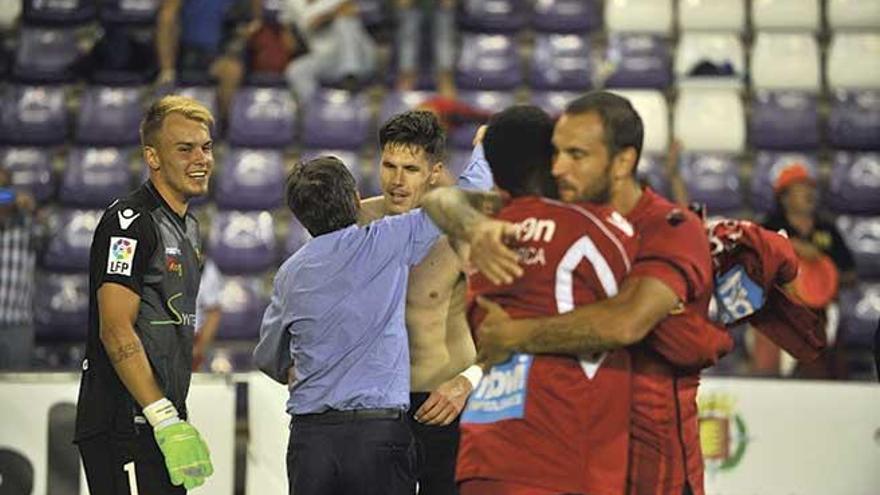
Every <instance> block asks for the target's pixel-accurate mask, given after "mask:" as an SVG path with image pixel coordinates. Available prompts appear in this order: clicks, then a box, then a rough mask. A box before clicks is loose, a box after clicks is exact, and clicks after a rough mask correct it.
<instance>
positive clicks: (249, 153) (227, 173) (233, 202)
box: [214, 148, 285, 210]
mask: <svg viewBox="0 0 880 495" xmlns="http://www.w3.org/2000/svg"><path fill="white" fill-rule="evenodd" d="M284 180H285V174H284V157H283V156H282V155H281V152H280V151H278V150H273V149H246V148H235V149H231V150H229V151H228V152H227V153H226V155H225V156H224V159H223V166H222V167H221V168H220V171H219V172H218V173H217V176H216V182H215V185H216V187H215V189H214V202H215V203H216V204H217V207H218V208H220V209H225V210H271V209H274V208H277V207H279V206H282V205H283V204H284V187H283V184H284Z"/></svg>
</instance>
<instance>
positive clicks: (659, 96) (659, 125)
mask: <svg viewBox="0 0 880 495" xmlns="http://www.w3.org/2000/svg"><path fill="white" fill-rule="evenodd" d="M611 91H612V92H613V93H617V94H619V95H620V96H623V97H624V98H627V99H628V100H629V101H630V102H631V103H632V105H633V107H635V109H636V111H637V112H638V113H639V115H640V116H641V117H642V123H643V125H644V127H645V141H644V144H643V145H642V152H643V153H649V154H665V153H666V149H667V147H668V145H669V105H667V104H666V97H664V96H663V93H661V92H660V91H653V90H642V89H632V90H611Z"/></svg>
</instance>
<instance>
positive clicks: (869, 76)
mask: <svg viewBox="0 0 880 495" xmlns="http://www.w3.org/2000/svg"><path fill="white" fill-rule="evenodd" d="M878 60H880V32H876V31H875V32H871V33H841V32H838V33H834V36H833V37H832V38H831V43H830V44H829V46H828V63H827V64H826V69H825V70H826V74H827V76H828V87H829V88H830V89H832V90H837V89H880V63H878V62H877V61H878Z"/></svg>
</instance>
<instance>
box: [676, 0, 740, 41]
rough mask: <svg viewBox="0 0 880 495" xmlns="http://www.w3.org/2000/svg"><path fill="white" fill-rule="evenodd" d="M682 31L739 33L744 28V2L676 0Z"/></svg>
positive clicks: (735, 0)
mask: <svg viewBox="0 0 880 495" xmlns="http://www.w3.org/2000/svg"><path fill="white" fill-rule="evenodd" d="M678 24H679V27H680V28H681V29H682V30H685V31H689V30H694V31H726V32H733V33H741V32H743V31H744V30H745V27H746V6H745V1H744V0H678Z"/></svg>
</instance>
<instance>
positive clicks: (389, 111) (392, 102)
mask: <svg viewBox="0 0 880 495" xmlns="http://www.w3.org/2000/svg"><path fill="white" fill-rule="evenodd" d="M433 95H434V93H431V92H429V91H396V90H390V91H387V92H385V100H383V101H382V107H381V108H380V109H379V126H380V127H381V126H382V124H384V123H385V122H387V121H388V120H389V119H390V118H391V117H394V116H395V115H397V114H399V113H403V112H406V111H407V110H412V109H414V108H416V107H417V106H419V105H420V104H421V103H422V102H424V101H425V100H427V99H428V98H431V97H432V96H433Z"/></svg>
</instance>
